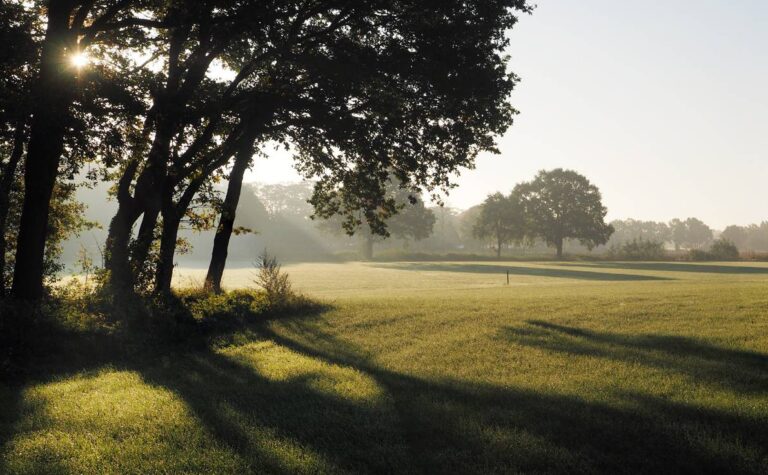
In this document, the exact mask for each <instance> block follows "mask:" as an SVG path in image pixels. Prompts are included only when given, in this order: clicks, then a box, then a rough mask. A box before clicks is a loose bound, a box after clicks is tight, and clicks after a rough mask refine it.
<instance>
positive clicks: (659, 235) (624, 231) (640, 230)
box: [608, 219, 671, 248]
mask: <svg viewBox="0 0 768 475" xmlns="http://www.w3.org/2000/svg"><path fill="white" fill-rule="evenodd" d="M611 226H613V229H614V233H613V234H612V235H611V239H610V240H609V242H608V245H609V246H612V247H616V248H619V247H621V246H622V245H623V244H626V243H629V242H634V241H644V242H656V243H660V244H662V245H663V244H664V243H666V242H668V241H670V240H671V232H670V229H669V226H668V225H667V224H666V223H660V222H655V221H640V220H636V219H626V220H623V221H622V220H615V221H612V222H611Z"/></svg>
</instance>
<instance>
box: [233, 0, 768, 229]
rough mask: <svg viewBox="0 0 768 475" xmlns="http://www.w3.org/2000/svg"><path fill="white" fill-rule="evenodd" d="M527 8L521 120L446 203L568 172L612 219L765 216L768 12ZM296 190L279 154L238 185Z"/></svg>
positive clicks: (727, 220)
mask: <svg viewBox="0 0 768 475" xmlns="http://www.w3.org/2000/svg"><path fill="white" fill-rule="evenodd" d="M537 3H538V8H537V9H536V11H535V12H534V14H533V15H530V16H523V17H522V18H521V19H520V22H519V24H518V25H517V26H516V28H515V29H514V30H513V32H512V33H511V38H512V46H511V50H510V54H511V56H512V61H511V66H512V70H513V71H514V72H515V73H516V74H518V75H519V76H520V77H521V78H522V82H521V83H520V84H519V85H518V86H517V89H516V91H515V92H514V93H513V96H512V103H513V105H514V106H515V107H516V108H517V109H518V110H519V111H520V112H521V114H520V115H519V116H518V117H517V119H516V121H515V125H514V126H513V127H512V128H511V129H510V130H509V131H508V132H507V134H506V135H505V136H504V138H503V139H502V140H501V141H500V150H501V155H500V156H489V155H485V156H483V157H481V158H480V159H479V160H478V163H477V168H476V170H474V171H467V172H465V173H464V174H463V175H462V177H461V178H460V179H459V180H458V183H459V185H460V187H459V188H458V189H456V190H454V191H453V192H452V193H451V196H450V197H449V198H448V200H447V201H448V203H449V204H450V205H452V206H455V207H458V208H464V209H466V208H468V207H470V206H473V205H475V204H477V203H479V202H481V201H482V200H483V198H485V195H486V194H488V193H490V192H493V191H503V192H505V193H506V192H509V190H511V189H512V187H513V186H514V184H515V183H517V182H519V181H522V180H526V179H528V178H530V177H531V176H533V175H534V174H535V173H536V171H538V170H540V169H543V168H556V167H564V168H572V169H575V170H577V171H578V172H580V173H583V174H584V175H586V176H588V177H590V179H591V180H592V181H593V182H594V183H595V184H597V185H598V186H599V187H600V189H601V191H602V192H603V196H604V200H605V203H606V205H607V207H608V210H609V213H608V219H611V220H612V219H623V218H628V217H631V218H635V219H644V220H659V221H666V220H669V219H671V218H674V217H687V216H697V217H699V218H701V219H702V220H703V221H704V222H706V223H708V224H709V225H710V226H713V227H714V228H716V229H723V228H724V227H725V226H727V225H730V224H741V225H744V224H748V223H755V222H761V221H763V220H765V219H766V218H768V215H767V214H766V213H765V210H764V208H763V206H762V204H763V203H765V202H766V200H768V190H767V189H766V187H765V183H764V178H765V176H766V175H768V133H766V131H768V115H766V114H765V111H766V110H768V89H766V88H765V84H766V83H768V61H765V60H761V59H759V58H758V57H759V56H760V53H759V51H761V50H763V49H764V48H765V45H768V29H766V28H765V25H766V24H768V2H764V1H760V0H738V1H732V2H727V1H724V0H708V1H697V0H676V1H674V2H662V1H651V2H617V1H612V0H587V1H582V2H574V1H573V0H541V1H539V2H537ZM295 179H297V175H296V173H295V172H294V171H293V169H292V165H291V162H290V160H289V159H288V154H286V153H283V152H272V157H271V158H270V159H269V160H257V161H256V164H255V167H254V169H253V170H252V171H251V172H250V174H249V175H248V177H247V180H251V181H259V182H262V183H276V182H284V181H292V180H295Z"/></svg>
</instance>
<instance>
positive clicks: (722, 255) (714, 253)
mask: <svg viewBox="0 0 768 475" xmlns="http://www.w3.org/2000/svg"><path fill="white" fill-rule="evenodd" d="M709 254H710V256H711V257H712V258H713V259H718V260H731V259H738V258H739V249H738V248H737V247H736V244H734V243H733V242H732V241H729V240H727V239H723V238H721V239H718V240H716V241H715V242H713V243H712V247H710V249H709Z"/></svg>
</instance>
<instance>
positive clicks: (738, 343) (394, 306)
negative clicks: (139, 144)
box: [0, 263, 768, 473]
mask: <svg viewBox="0 0 768 475" xmlns="http://www.w3.org/2000/svg"><path fill="white" fill-rule="evenodd" d="M429 264H430V265H431V266H433V267H432V268H429V269H424V268H419V267H415V266H412V265H411V264H409V263H400V264H398V265H397V266H394V265H390V266H389V267H388V268H386V269H384V268H374V267H368V266H366V265H362V264H352V265H349V266H343V265H328V266H326V265H324V264H312V265H306V266H296V268H294V270H292V275H294V276H296V282H297V287H299V288H300V289H301V290H302V291H304V292H306V293H308V294H310V295H312V294H313V292H314V291H315V290H316V291H317V292H318V294H319V295H321V296H322V301H323V302H325V303H326V305H325V306H323V307H319V308H318V309H317V310H315V311H311V312H304V311H299V310H297V311H296V312H294V313H291V314H281V315H280V316H279V318H272V319H269V318H264V319H257V321H256V322H255V324H253V325H246V326H245V327H239V326H237V325H235V326H233V327H232V331H234V333H231V334H226V335H222V337H221V338H220V339H216V340H215V344H213V345H212V346H211V347H208V348H201V347H194V349H185V350H183V351H180V350H173V351H165V352H163V351H160V352H159V353H158V357H157V358H154V357H151V356H150V357H144V358H138V359H136V361H134V360H132V359H130V358H128V359H127V360H126V361H119V362H118V363H116V364H114V366H113V368H109V367H107V368H102V369H101V370H95V371H90V372H85V373H78V374H76V375H70V376H59V377H58V379H54V380H53V381H49V382H38V383H29V384H27V385H26V386H2V387H0V402H1V403H2V409H0V434H1V435H2V437H4V446H3V447H4V449H3V452H2V455H1V456H0V460H2V462H0V464H2V465H0V472H2V471H3V470H5V471H8V472H11V473H35V472H42V473H56V472H59V473H88V471H89V470H98V471H99V473H102V472H104V473H184V472H187V473H205V472H206V471H208V472H209V473H249V472H250V473H345V472H346V473H409V472H416V473H494V472H495V473H519V472H522V473H529V472H537V473H538V472H561V473H573V472H604V473H624V472H634V473H660V472H684V473H704V472H708V473H727V472H738V473H766V472H767V471H768V448H767V447H768V431H765V427H768V371H766V368H768V319H766V317H765V316H766V315H768V297H766V294H765V289H766V286H768V266H765V265H757V264H750V265H746V264H745V265H741V264H714V263H712V264H707V265H706V266H703V265H694V264H690V265H689V264H681V263H669V264H668V265H666V264H664V263H652V265H651V264H649V265H645V264H644V263H629V264H625V263H599V264H594V263H569V264H568V265H567V266H564V265H558V264H557V263H539V264H537V263H509V265H516V266H518V269H517V274H516V275H515V274H513V275H514V277H513V276H511V280H512V281H513V283H514V281H515V280H516V281H517V285H509V286H507V285H506V284H505V283H503V282H499V278H500V277H501V276H504V277H505V275H504V274H501V273H499V272H497V271H498V270H499V269H504V266H506V265H507V263H498V264H494V263H482V264H483V266H478V265H475V264H473V263H468V264H467V263H461V264H459V263H445V265H442V263H429ZM377 265H378V264H377ZM388 265H389V264H388ZM459 265H461V266H465V267H457V266H459ZM489 265H497V266H498V267H499V269H496V268H489V267H487V266H489ZM562 268H566V270H568V271H569V272H564V271H563V269H562ZM368 270H371V273H370V274H369V273H367V272H368ZM614 273H619V274H622V275H623V276H622V277H619V278H618V279H616V278H614V277H612V275H613V274H614ZM592 274H598V275H597V276H595V275H592ZM636 274H637V275H639V276H642V277H641V278H637V279H635V278H634V277H627V276H634V275H636ZM649 277H654V278H649ZM217 302H218V301H217V300H215V299H210V300H206V301H204V303H205V305H204V306H201V307H200V311H202V312H205V314H206V315H209V314H210V315H214V314H218V313H222V315H221V318H223V319H224V320H225V321H226V320H228V318H229V310H227V311H221V312H220V310H221V309H222V308H230V307H228V305H230V304H229V303H227V302H230V301H229V300H226V299H225V300H224V301H223V302H224V304H222V305H219V304H218V303H217ZM232 302H234V303H237V302H240V300H237V301H232ZM243 302H245V304H244V305H240V304H238V305H235V306H233V307H231V308H233V309H235V310H236V309H239V308H246V309H247V308H250V306H251V303H249V302H250V300H247V299H246V300H243ZM217 318H218V317H217ZM235 320H237V319H235ZM241 320H243V321H244V322H245V321H250V320H248V319H241ZM225 328H229V327H225ZM81 360H82V359H81ZM117 368H125V369H117Z"/></svg>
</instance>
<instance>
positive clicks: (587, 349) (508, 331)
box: [501, 320, 768, 394]
mask: <svg viewBox="0 0 768 475" xmlns="http://www.w3.org/2000/svg"><path fill="white" fill-rule="evenodd" d="M527 323H528V325H529V326H528V327H522V328H517V327H506V328H504V329H503V331H502V335H501V336H503V337H504V338H507V339H509V340H510V341H512V342H515V343H518V344H522V345H524V346H530V347H536V348H541V349H545V350H548V351H553V352H558V353H566V354H571V355H584V356H593V357H599V358H605V359H610V360H615V361H624V362H630V363H641V364H643V365H646V366H651V367H656V368H660V369H663V370H665V371H672V372H676V373H680V374H684V375H686V376H688V377H690V378H692V379H693V380H695V381H697V382H703V383H706V384H709V385H713V386H717V387H720V388H721V389H730V390H734V391H737V392H739V393H742V394H761V393H768V355H765V354H763V353H757V352H753V351H747V350H736V349H729V348H722V347H718V346H714V345H712V344H710V343H707V342H704V341H701V340H696V339H692V338H686V337H681V336H673V335H653V334H650V335H621V334H615V333H608V332H596V331H590V330H585V329H582V328H578V327H571V326H566V325H558V324H555V323H551V322H545V321H540V320H529V321H527Z"/></svg>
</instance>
